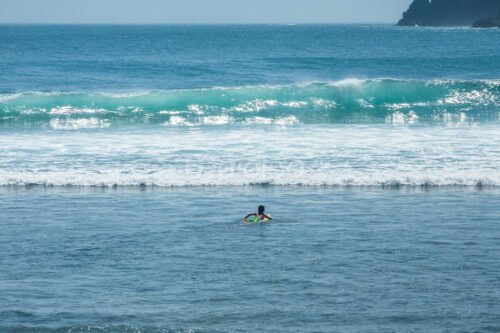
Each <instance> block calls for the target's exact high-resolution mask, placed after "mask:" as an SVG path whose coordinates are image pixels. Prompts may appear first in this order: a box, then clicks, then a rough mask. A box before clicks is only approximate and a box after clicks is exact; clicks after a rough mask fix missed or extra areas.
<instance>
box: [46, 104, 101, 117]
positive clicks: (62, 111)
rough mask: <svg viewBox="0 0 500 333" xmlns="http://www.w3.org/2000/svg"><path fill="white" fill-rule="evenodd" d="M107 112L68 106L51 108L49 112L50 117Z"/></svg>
mask: <svg viewBox="0 0 500 333" xmlns="http://www.w3.org/2000/svg"><path fill="white" fill-rule="evenodd" d="M104 112H107V110H106V109H92V108H76V107H73V106H70V105H65V106H60V107H55V108H52V109H51V110H50V111H49V114H51V115H73V114H95V113H104Z"/></svg>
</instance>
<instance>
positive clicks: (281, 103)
mask: <svg viewBox="0 0 500 333" xmlns="http://www.w3.org/2000/svg"><path fill="white" fill-rule="evenodd" d="M499 106H500V81H498V80H493V81H453V80H448V81H443V80H441V81H437V80H433V81H417V80H396V79H376V80H357V79H349V80H343V81H337V82H322V83H307V84H295V85H282V86H244V87H234V88H207V89H191V90H165V91H148V92H140V91H136V92H126V93H103V92H92V93H87V92H86V93H82V92H49V93H47V92H22V93H15V94H3V95H0V124H4V125H9V124H10V125H13V124H22V125H26V126H30V125H31V126H44V125H51V126H52V127H57V126H59V127H65V126H66V127H76V128H79V127H109V126H111V125H118V124H127V123H128V124H162V125H169V126H188V125H192V126H197V125H221V124H228V123H243V124H255V123H260V124H281V125H289V124H296V123H304V124H308V123H314V124H321V123H373V122H374V123H380V122H405V123H417V122H443V121H444V122H449V121H460V122H464V121H470V122H474V121H498V120H499V119H500V116H499V113H500V110H499Z"/></svg>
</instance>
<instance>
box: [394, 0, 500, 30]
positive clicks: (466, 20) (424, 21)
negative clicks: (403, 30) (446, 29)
mask: <svg viewBox="0 0 500 333" xmlns="http://www.w3.org/2000/svg"><path fill="white" fill-rule="evenodd" d="M496 13H500V0H432V1H431V0H414V1H413V2H412V4H411V5H410V8H408V10H407V11H406V12H404V13H403V18H402V19H401V20H400V21H399V22H398V25H403V26H405V25H406V26H414V25H422V26H471V25H472V24H473V23H474V22H475V21H478V20H481V19H484V18H489V17H492V16H495V15H496Z"/></svg>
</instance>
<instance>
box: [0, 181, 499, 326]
mask: <svg viewBox="0 0 500 333" xmlns="http://www.w3.org/2000/svg"><path fill="white" fill-rule="evenodd" d="M0 199H1V200H0V211H2V216H1V218H0V243H1V244H2V256H1V257H0V265H1V267H2V268H3V269H2V270H1V271H0V282H1V283H0V331H2V332H291V331H293V332H332V331H333V332H335V331H338V332H360V331H370V332H392V331H397V332H401V331H403V332H409V331H417V332H430V331H457V332H473V331H476V332H495V331H498V329H499V328H500V327H499V323H500V315H499V313H500V305H499V304H500V303H499V302H498V299H499V296H500V295H499V290H500V279H499V276H500V263H499V260H498V256H499V255H500V238H499V234H500V226H499V224H498V216H499V215H500V207H499V205H498V202H499V201H500V192H499V191H498V190H494V189H493V190H492V189H483V190H471V189H464V188H459V189H453V188H448V189H433V190H423V189H388V190H383V189H338V188H337V189H335V188H313V189H310V188H297V187H277V188H265V187H264V188H263V187H248V188H247V187H245V188H241V187H240V188H226V187H221V188H198V187H194V188H186V189H145V190H140V189H117V190H112V189H109V190H97V189H95V190H90V189H89V190H84V189H80V190H75V189H40V188H38V189H31V190H19V189H18V190H15V189H10V190H9V189H6V190H2V191H1V192H0ZM261 202H266V203H267V205H268V207H269V210H270V211H271V212H272V213H273V214H274V215H275V216H277V219H276V220H275V221H273V222H272V223H270V224H269V225H260V226H259V225H250V226H247V225H242V224H241V223H240V217H241V213H242V211H245V212H246V211H251V210H253V209H254V206H256V205H257V204H259V203H261Z"/></svg>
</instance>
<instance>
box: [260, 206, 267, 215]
mask: <svg viewBox="0 0 500 333" xmlns="http://www.w3.org/2000/svg"><path fill="white" fill-rule="evenodd" d="M265 210H266V207H264V206H259V214H260V215H262V214H264V211H265Z"/></svg>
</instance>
